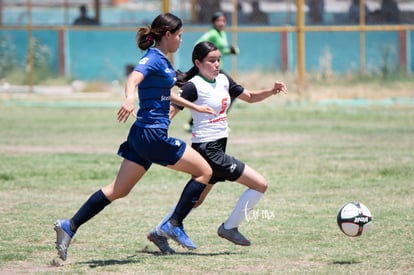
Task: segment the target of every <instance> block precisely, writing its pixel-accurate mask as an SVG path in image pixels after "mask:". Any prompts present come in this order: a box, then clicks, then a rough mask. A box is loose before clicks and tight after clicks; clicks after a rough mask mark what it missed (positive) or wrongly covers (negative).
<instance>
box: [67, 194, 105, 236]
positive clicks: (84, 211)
mask: <svg viewBox="0 0 414 275" xmlns="http://www.w3.org/2000/svg"><path fill="white" fill-rule="evenodd" d="M110 203H111V201H110V200H108V198H107V197H106V196H105V194H104V193H103V192H102V190H98V191H96V192H95V193H93V194H92V196H90V197H89V199H88V200H87V201H86V202H85V203H84V204H83V205H82V207H81V208H79V210H78V212H76V214H75V215H74V216H73V217H72V219H71V220H70V229H71V230H72V231H73V232H76V230H77V229H78V227H79V226H81V225H82V224H84V223H85V222H87V221H89V220H90V219H91V218H93V216H95V215H96V214H98V213H99V212H101V211H102V209H104V208H105V206H107V205H108V204H110Z"/></svg>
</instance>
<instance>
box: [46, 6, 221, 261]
mask: <svg viewBox="0 0 414 275" xmlns="http://www.w3.org/2000/svg"><path fill="white" fill-rule="evenodd" d="M182 32H183V30H182V21H181V19H180V18H178V17H176V16H175V15H173V14H171V13H164V14H160V15H158V16H157V17H156V18H155V19H154V21H153V22H152V24H151V26H148V27H141V28H139V29H138V32H137V45H138V47H139V48H140V49H141V50H143V51H146V53H145V54H144V56H143V57H142V58H141V59H140V60H139V62H138V64H137V65H136V66H135V68H134V70H133V71H132V72H131V73H130V74H129V76H128V80H127V81H126V84H125V100H124V103H123V104H122V106H121V107H120V109H119V111H118V113H117V119H118V121H119V122H126V121H127V119H128V117H129V116H130V115H131V114H134V109H135V104H136V101H137V88H138V98H139V109H138V112H137V114H136V120H135V122H134V124H133V125H132V126H131V128H130V130H129V134H128V138H127V141H125V142H124V143H122V144H121V145H120V147H119V150H118V155H119V156H121V157H122V158H123V161H122V163H121V166H120V168H119V172H118V174H117V175H116V177H115V179H114V180H113V181H112V182H111V183H110V184H109V185H107V186H105V187H103V188H101V189H99V190H98V191H96V192H95V193H93V194H92V195H91V196H90V197H89V198H88V199H87V200H86V201H85V203H84V204H83V205H82V206H81V207H80V208H79V209H78V211H77V212H76V213H75V215H74V216H72V218H70V219H59V220H57V221H56V222H55V224H54V229H55V231H56V249H57V252H58V255H59V257H60V258H61V259H62V260H66V258H67V251H68V248H69V245H70V242H71V240H72V238H73V237H74V235H75V233H76V232H77V231H78V229H79V227H80V226H81V225H83V224H85V223H86V222H88V221H89V220H90V219H92V218H93V217H94V216H96V215H97V214H98V213H100V212H101V211H102V210H103V209H104V208H105V207H106V206H108V205H109V204H110V203H112V202H113V201H115V200H117V199H120V198H122V197H125V196H127V195H128V194H129V192H131V190H132V188H133V187H134V186H135V185H136V183H137V182H139V181H140V180H141V179H142V177H143V176H144V175H145V173H146V172H147V171H148V170H149V169H150V167H151V165H152V164H153V163H156V164H159V165H162V166H166V167H168V168H170V169H173V170H177V171H181V172H185V173H187V174H190V175H191V179H190V180H189V181H188V182H187V185H186V186H185V188H184V190H183V192H182V195H181V197H180V199H179V202H178V204H177V207H176V211H175V212H174V214H173V215H172V217H171V219H170V222H169V223H168V224H167V225H166V226H167V228H165V232H164V233H165V234H166V235H167V236H168V237H169V238H172V239H173V240H175V241H177V242H178V243H179V244H181V245H183V246H185V247H188V248H190V249H191V248H192V247H194V244H193V242H192V241H191V239H190V238H189V237H188V236H187V235H186V233H185V232H184V229H183V227H182V221H183V220H184V218H185V216H187V214H188V213H189V212H190V211H191V209H192V208H193V207H194V205H195V204H196V203H197V201H198V198H199V197H200V195H201V193H202V192H203V190H204V188H205V187H206V186H207V184H208V182H209V180H210V178H211V175H212V170H211V168H210V166H209V164H208V163H207V161H206V160H205V159H204V158H203V157H202V156H201V155H200V154H199V153H198V152H197V151H196V150H194V149H193V148H191V147H190V146H186V143H185V142H184V141H182V140H179V139H176V138H173V137H169V136H168V128H169V125H170V117H169V115H170V103H171V102H174V103H176V104H180V105H181V104H183V106H186V107H188V108H190V109H191V108H194V109H196V110H198V111H200V112H208V113H210V114H211V115H212V116H213V117H214V114H215V112H214V110H213V109H212V108H210V107H208V106H201V105H195V104H194V103H191V102H189V101H187V100H185V99H183V98H182V97H179V96H178V95H177V94H175V93H172V92H171V88H172V86H173V85H174V83H175V81H176V72H175V70H174V68H173V67H172V65H171V63H170V62H169V60H168V58H167V54H170V53H174V52H176V51H177V49H178V48H179V46H180V44H181V35H182Z"/></svg>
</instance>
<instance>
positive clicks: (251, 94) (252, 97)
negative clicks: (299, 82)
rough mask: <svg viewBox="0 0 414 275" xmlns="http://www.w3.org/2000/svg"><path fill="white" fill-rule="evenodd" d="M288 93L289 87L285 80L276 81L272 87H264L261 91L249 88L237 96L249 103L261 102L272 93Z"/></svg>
mask: <svg viewBox="0 0 414 275" xmlns="http://www.w3.org/2000/svg"><path fill="white" fill-rule="evenodd" d="M281 92H282V93H284V94H287V87H286V85H285V84H284V83H283V82H278V81H276V82H275V84H274V85H273V88H271V89H264V90H259V91H249V90H247V89H244V90H243V93H241V94H240V95H239V96H238V97H237V98H239V99H241V100H243V101H246V102H248V103H255V102H260V101H262V100H264V99H266V98H268V97H270V96H272V95H277V94H279V93H281Z"/></svg>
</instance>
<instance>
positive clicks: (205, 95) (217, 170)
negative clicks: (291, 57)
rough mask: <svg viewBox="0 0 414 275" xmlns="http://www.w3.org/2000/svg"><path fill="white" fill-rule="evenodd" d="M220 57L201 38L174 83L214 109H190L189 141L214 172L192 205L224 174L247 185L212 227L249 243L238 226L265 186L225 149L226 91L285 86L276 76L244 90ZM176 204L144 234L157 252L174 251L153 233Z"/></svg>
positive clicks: (238, 93) (252, 94) (255, 98)
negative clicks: (190, 63) (226, 71)
mask: <svg viewBox="0 0 414 275" xmlns="http://www.w3.org/2000/svg"><path fill="white" fill-rule="evenodd" d="M220 58H221V54H220V51H219V49H218V48H217V47H216V46H215V45H214V44H213V43H211V42H208V41H205V42H200V43H198V44H197V45H196V46H195V47H194V50H193V54H192V61H193V64H194V66H193V67H192V68H191V69H190V70H189V71H188V72H186V73H180V74H179V75H178V81H177V85H178V86H181V91H180V96H181V97H183V98H185V99H187V100H189V101H191V102H194V103H195V104H198V105H207V106H210V107H211V108H213V109H214V110H215V112H216V114H217V115H211V114H207V113H201V112H199V111H197V110H191V117H192V118H193V119H194V126H193V128H192V136H191V142H192V145H191V146H192V147H193V148H194V149H195V150H197V151H198V152H199V153H200V154H201V155H202V156H203V157H204V158H205V159H206V160H207V161H208V163H209V164H210V166H211V167H212V168H213V176H212V177H211V179H210V181H209V184H208V185H207V187H206V188H205V189H204V191H203V192H202V194H201V196H200V197H199V200H198V202H197V204H196V205H195V207H197V206H199V205H200V204H201V203H202V202H203V200H204V199H205V197H206V196H207V194H208V193H209V192H210V190H211V188H213V186H214V184H215V183H217V182H220V181H225V180H228V181H235V182H237V183H240V184H242V185H244V186H246V187H247V189H246V190H245V191H244V192H243V194H242V195H241V196H240V198H239V200H238V202H237V203H236V205H235V207H234V209H233V211H232V212H231V213H230V216H229V217H228V219H227V220H226V221H225V222H224V223H222V224H221V225H220V226H219V228H218V230H217V233H218V235H219V236H220V237H222V238H224V239H227V240H229V241H231V242H233V243H234V244H237V245H243V246H249V245H250V241H249V240H248V239H247V238H246V237H244V236H243V235H242V234H241V233H240V232H239V230H238V226H239V224H240V223H241V222H242V221H243V220H244V219H245V217H246V215H247V214H248V212H249V211H250V210H252V209H253V207H254V206H255V205H256V204H257V203H258V202H259V200H260V198H261V197H262V196H263V193H264V192H265V191H266V189H267V181H266V179H265V178H264V177H263V176H262V175H261V174H260V173H259V172H258V171H256V170H255V169H253V168H252V167H250V166H248V165H247V164H245V163H244V162H242V161H240V160H238V159H237V158H235V157H233V156H230V155H228V154H226V146H227V137H228V126H227V112H228V109H229V105H230V103H231V102H230V101H231V97H237V98H238V99H240V100H243V101H246V102H248V103H255V102H260V101H262V100H265V99H266V98H269V97H270V96H273V95H277V94H279V93H281V92H283V93H287V87H286V85H285V84H284V83H283V82H278V81H277V82H275V83H274V85H273V87H271V88H269V89H263V90H259V91H249V90H247V89H245V88H244V87H242V86H241V85H239V84H237V83H236V82H235V81H233V80H232V79H231V78H230V77H229V76H228V75H226V74H224V73H222V72H221V71H220ZM180 109H182V107H181V106H177V105H175V104H174V108H173V110H172V111H171V116H172V117H174V116H175V114H176V113H178V112H179V110H180ZM177 206H178V204H177ZM177 206H175V207H173V208H172V209H171V211H170V213H168V214H167V215H166V216H165V218H164V219H163V220H162V221H161V222H160V223H159V224H158V226H156V227H155V228H154V229H152V230H151V231H150V233H149V234H148V239H149V240H150V241H152V242H153V243H154V244H155V245H156V246H157V247H158V248H159V249H160V250H161V252H162V253H173V252H174V250H173V249H172V248H171V247H170V246H169V244H168V240H165V239H162V238H156V236H157V235H158V236H160V235H163V234H164V231H165V229H164V228H165V225H166V224H167V223H166V221H168V220H169V219H171V218H172V217H173V215H174V214H173V213H174V211H175V210H176V207H177Z"/></svg>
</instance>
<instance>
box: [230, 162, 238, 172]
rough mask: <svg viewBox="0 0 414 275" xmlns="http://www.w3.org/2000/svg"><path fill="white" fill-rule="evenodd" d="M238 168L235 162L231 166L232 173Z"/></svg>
mask: <svg viewBox="0 0 414 275" xmlns="http://www.w3.org/2000/svg"><path fill="white" fill-rule="evenodd" d="M236 168H237V164H236V163H233V164H232V165H231V166H230V173H233V172H234V170H236Z"/></svg>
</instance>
